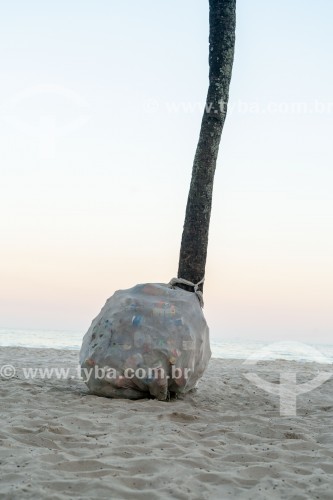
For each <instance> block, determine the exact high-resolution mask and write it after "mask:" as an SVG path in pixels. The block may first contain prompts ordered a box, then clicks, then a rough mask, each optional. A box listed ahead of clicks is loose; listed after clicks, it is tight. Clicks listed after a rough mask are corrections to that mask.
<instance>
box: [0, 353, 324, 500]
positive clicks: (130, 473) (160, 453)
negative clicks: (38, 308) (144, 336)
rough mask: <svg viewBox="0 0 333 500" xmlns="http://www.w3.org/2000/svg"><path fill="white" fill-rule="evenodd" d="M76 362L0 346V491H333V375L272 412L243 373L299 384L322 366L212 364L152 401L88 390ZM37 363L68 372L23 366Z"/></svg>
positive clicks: (288, 495) (181, 495)
mask: <svg viewBox="0 0 333 500" xmlns="http://www.w3.org/2000/svg"><path fill="white" fill-rule="evenodd" d="M77 364H78V352H77V351H61V350H55V349H26V348H16V347H15V348H14V347H3V348H1V350H0V366H3V365H12V366H13V367H15V370H16V374H15V375H14V376H13V377H11V378H5V377H2V378H1V379H0V381H1V385H0V390H1V423H2V425H1V431H0V442H1V448H0V450H1V451H0V455H1V458H0V462H1V486H0V498H4V499H22V498H33V499H39V498H47V499H64V498H112V499H141V498H142V499H145V500H146V499H152V500H153V499H160V498H162V499H163V498H177V499H184V500H185V499H198V500H201V499H219V500H220V499H226V498H236V499H253V500H257V499H266V498H267V499H268V498H269V499H293V500H296V499H297V500H300V499H313V498H314V499H315V498H318V499H321V500H324V499H330V500H331V499H332V498H333V493H332V492H333V376H332V377H331V378H330V379H329V380H327V381H326V382H324V383H322V384H321V385H320V386H319V387H318V388H316V389H314V390H313V391H311V392H308V393H305V394H302V395H299V396H297V414H296V416H280V405H279V398H278V396H276V395H272V394H270V393H268V392H265V391H263V390H262V389H259V388H257V387H256V386H255V385H254V384H253V383H252V382H249V381H248V380H247V378H246V377H245V375H244V374H245V373H247V372H249V370H250V371H253V372H255V373H256V374H258V375H259V376H260V377H261V378H262V379H265V380H267V381H270V382H273V383H275V384H277V383H279V380H280V378H279V377H280V376H279V372H280V373H281V372H297V382H298V383H302V382H306V381H309V380H311V379H313V377H314V376H315V375H316V374H317V373H318V372H322V371H328V372H330V371H333V367H332V365H317V364H315V363H305V364H303V363H296V362H291V361H279V362H275V363H274V366H273V365H272V362H268V361H263V362H260V363H258V364H257V365H256V366H253V367H251V368H249V367H248V366H244V365H243V364H242V361H240V360H222V359H212V360H211V361H210V364H209V368H208V370H207V372H206V373H205V376H204V377H203V379H202V380H201V381H200V383H199V386H198V388H197V389H196V390H194V391H192V392H191V393H189V394H187V395H186V396H184V397H183V398H178V399H175V400H171V401H170V402H159V401H156V400H152V399H150V400H149V399H143V400H140V401H129V400H115V399H113V400H111V399H106V398H100V397H96V396H93V395H90V394H89V393H88V390H87V388H86V386H85V384H84V383H83V382H82V380H80V379H79V378H78V376H77V375H76V374H77ZM45 367H57V368H61V367H63V368H69V369H70V376H69V377H68V378H67V379H65V378H64V377H63V378H57V377H56V376H52V377H51V378H50V379H42V378H41V377H40V373H36V374H35V376H34V377H32V376H30V378H27V376H26V373H24V370H23V368H24V369H25V370H26V369H29V368H45ZM5 375H7V376H8V375H11V374H10V369H7V372H6V374H5ZM30 375H31V374H30Z"/></svg>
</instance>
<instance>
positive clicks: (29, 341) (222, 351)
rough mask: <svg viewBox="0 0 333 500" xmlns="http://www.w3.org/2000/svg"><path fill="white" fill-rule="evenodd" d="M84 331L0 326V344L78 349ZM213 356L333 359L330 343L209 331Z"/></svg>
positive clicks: (0, 345) (230, 357)
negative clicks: (217, 335) (267, 339)
mask: <svg viewBox="0 0 333 500" xmlns="http://www.w3.org/2000/svg"><path fill="white" fill-rule="evenodd" d="M84 333H85V332H78V331H66V330H19V329H10V328H0V347H4V346H18V347H39V348H53V349H73V350H79V349H80V347H81V343H82V338H83V336H84ZM210 345H211V350H212V357H213V358H221V359H249V358H250V359H253V360H256V359H287V360H295V361H308V362H312V361H316V362H319V363H320V362H322V363H325V362H326V363H333V344H307V343H300V342H274V343H272V342H271V343H268V342H263V341H260V340H248V339H247V340H245V339H224V340H216V339H214V337H213V336H212V335H211V341H210Z"/></svg>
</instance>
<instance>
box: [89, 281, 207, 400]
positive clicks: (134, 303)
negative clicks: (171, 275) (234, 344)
mask: <svg viewBox="0 0 333 500" xmlns="http://www.w3.org/2000/svg"><path fill="white" fill-rule="evenodd" d="M210 356H211V351H210V346H209V329H208V326H207V323H206V320H205V318H204V315H203V312H202V309H201V305H200V302H199V300H198V296H197V294H196V293H193V292H188V291H185V290H183V289H181V288H177V287H176V286H171V285H165V284H151V283H149V284H142V285H136V286H134V287H133V288H130V289H128V290H119V291H117V292H115V294H114V295H113V296H112V297H110V298H109V299H108V300H107V301H106V304H105V306H104V307H103V309H102V310H101V312H100V313H99V315H98V316H97V317H96V318H95V319H94V320H93V322H92V324H91V327H90V328H89V330H88V332H87V333H86V335H85V337H84V339H83V343H82V347H81V351H80V364H81V374H82V377H83V380H84V381H85V382H86V384H87V386H88V387H89V389H90V391H91V393H93V394H96V395H99V396H106V397H111V398H128V399H140V398H145V397H149V396H153V397H156V398H157V399H159V400H166V399H168V398H169V397H170V395H173V394H177V393H186V392H188V391H189V390H191V389H193V388H194V387H195V386H196V384H197V381H198V380H199V378H200V377H201V376H202V374H203V372H204V370H205V369H206V367H207V365H208V361H209V359H210Z"/></svg>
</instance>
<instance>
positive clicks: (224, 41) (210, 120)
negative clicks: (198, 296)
mask: <svg viewBox="0 0 333 500" xmlns="http://www.w3.org/2000/svg"><path fill="white" fill-rule="evenodd" d="M209 26H210V32H209V88H208V94H207V101H206V107H205V111H204V115H203V118H202V123H201V130H200V136H199V142H198V146H197V150H196V154H195V158H194V164H193V170H192V179H191V186H190V191H189V195H188V200H187V207H186V215H185V222H184V229H183V236H182V243H181V248H180V256H179V267H178V278H183V279H185V280H188V281H190V282H192V283H198V282H199V281H201V280H202V279H203V278H204V276H205V266H206V258H207V246H208V232H209V221H210V213H211V207H212V196H213V182H214V174H215V168H216V161H217V155H218V151H219V146H220V140H221V134H222V129H223V125H224V122H225V118H226V113H227V102H228V98H229V85H230V80H231V73H232V65H233V60H234V48H235V29H236V0H209ZM177 286H181V285H177ZM202 286H203V285H200V287H199V289H201V290H202ZM183 288H185V289H188V290H190V291H193V288H191V287H187V286H186V285H183Z"/></svg>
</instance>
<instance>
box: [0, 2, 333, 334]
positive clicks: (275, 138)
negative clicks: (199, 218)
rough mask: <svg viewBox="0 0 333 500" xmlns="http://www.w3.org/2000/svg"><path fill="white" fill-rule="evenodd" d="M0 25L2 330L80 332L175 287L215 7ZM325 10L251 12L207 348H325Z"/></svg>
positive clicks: (330, 321) (53, 8)
mask: <svg viewBox="0 0 333 500" xmlns="http://www.w3.org/2000/svg"><path fill="white" fill-rule="evenodd" d="M2 4H3V5H2V6H1V10H2V14H1V19H0V53H1V57H0V61H1V63H0V169H1V184H0V210H1V218H0V235H1V259H0V326H1V327H16V328H52V329H73V330H82V333H84V332H85V331H86V330H87V329H88V327H89V325H90V322H91V320H92V319H93V317H95V316H96V315H97V314H98V312H99V310H100V308H101V307H102V306H103V304H104V302H105V300H106V298H107V297H109V296H110V295H112V294H113V292H114V291H115V290H117V289H119V288H128V287H131V286H133V285H134V284H137V283H142V282H168V281H169V280H170V279H171V278H172V277H174V276H175V274H176V272H177V264H178V252H179V245H180V239H181V232H182V225H183V219H184V213H185V204H186V198H187V192H188V187H189V182H190V175H191V168H192V161H193V156H194V151H195V147H196V143H197V139H198V133H199V127H200V122H201V115H202V108H203V105H204V100H205V96H206V91H207V82H208V58H207V55H208V2H207V1H206V0H181V1H180V0H168V1H167V2H161V1H156V0H154V1H153V0H141V1H140V2H138V1H136V0H122V1H121V2H119V1H113V0H94V1H92V0H89V1H88V0H70V1H68V0H66V1H65V0H57V1H56V2H45V1H43V0H40V1H37V0H30V1H29V2H26V1H25V0H12V1H11V2H2ZM332 17H333V4H332V3H330V2H328V1H327V0H317V1H316V2H304V1H301V0H292V1H290V0H271V1H269V2H267V1H265V0H251V1H249V0H238V18H237V46H236V55H235V64H234V72H233V80H232V85H231V95H230V109H229V115H228V118H227V122H226V125H225V129H224V133H223V138H222V144H221V149H220V155H219V160H218V166H217V172H216V182H215V191H214V204H213V212H212V220H211V228H210V243H209V253H208V264H207V273H206V284H205V304H206V305H205V315H206V318H207V321H208V323H209V324H210V327H211V335H212V338H215V339H223V338H234V337H244V338H252V339H267V340H299V341H313V342H316V341H321V342H325V341H327V342H329V341H331V339H332V330H333V315H332V309H333V308H332V298H333V263H332V255H333V195H332V190H333V172H332V165H333V149H332V148H333V146H332V119H333V95H332V89H333V69H332V64H331V59H332V54H331V50H332V42H333V40H332V38H333V33H332V29H331V20H332Z"/></svg>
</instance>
